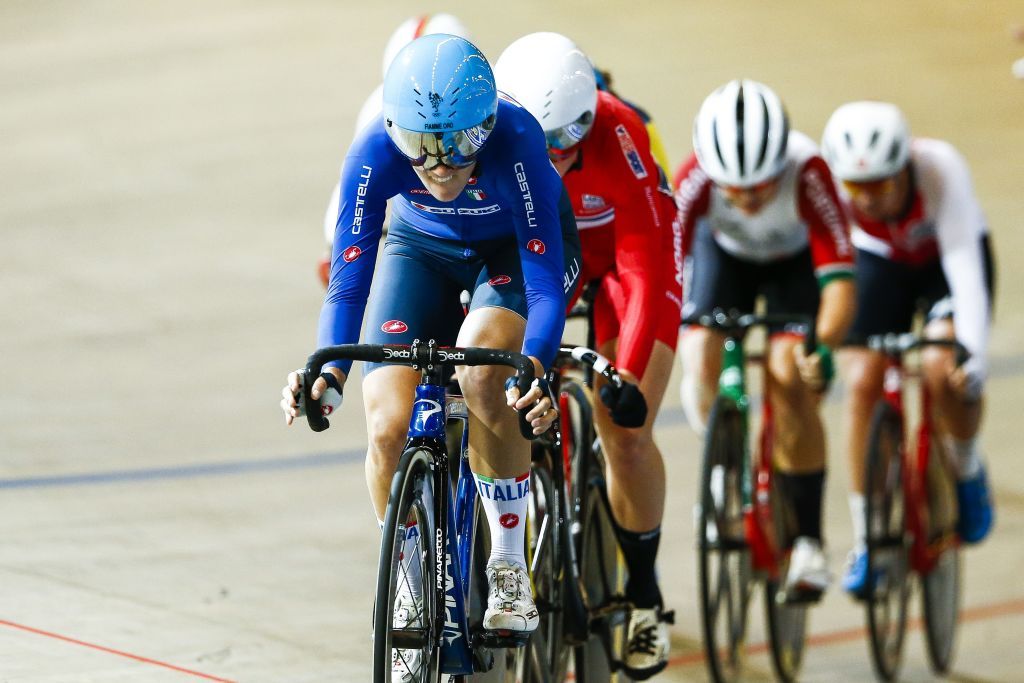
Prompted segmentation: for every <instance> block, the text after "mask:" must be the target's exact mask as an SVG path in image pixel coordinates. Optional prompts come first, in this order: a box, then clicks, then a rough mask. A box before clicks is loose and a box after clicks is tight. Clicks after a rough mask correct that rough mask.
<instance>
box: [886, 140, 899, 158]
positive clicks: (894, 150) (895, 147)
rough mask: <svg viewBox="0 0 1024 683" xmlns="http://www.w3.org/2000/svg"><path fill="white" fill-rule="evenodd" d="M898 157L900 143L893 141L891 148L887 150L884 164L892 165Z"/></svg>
mask: <svg viewBox="0 0 1024 683" xmlns="http://www.w3.org/2000/svg"><path fill="white" fill-rule="evenodd" d="M899 157H900V143H899V140H893V143H892V147H890V148H889V158H888V159H886V162H888V163H890V164H891V163H893V162H895V161H896V160H897V159H899Z"/></svg>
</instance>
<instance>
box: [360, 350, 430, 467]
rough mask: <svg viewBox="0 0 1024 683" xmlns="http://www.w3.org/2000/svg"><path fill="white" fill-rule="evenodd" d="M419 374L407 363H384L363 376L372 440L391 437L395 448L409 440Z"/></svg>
mask: <svg viewBox="0 0 1024 683" xmlns="http://www.w3.org/2000/svg"><path fill="white" fill-rule="evenodd" d="M418 383H419V373H418V372H417V371H415V370H413V369H412V368H409V367H406V366H404V365H386V364H381V365H379V366H378V367H377V371H376V372H367V373H366V374H365V375H364V376H363V410H364V411H365V413H366V430H367V432H368V433H369V434H370V437H371V439H373V440H374V441H379V440H380V439H385V440H390V441H391V442H392V444H391V446H392V447H393V448H401V446H402V444H403V443H404V442H405V436H406V431H407V429H408V426H409V416H410V414H411V413H412V404H413V399H414V398H415V389H416V385H417V384H418Z"/></svg>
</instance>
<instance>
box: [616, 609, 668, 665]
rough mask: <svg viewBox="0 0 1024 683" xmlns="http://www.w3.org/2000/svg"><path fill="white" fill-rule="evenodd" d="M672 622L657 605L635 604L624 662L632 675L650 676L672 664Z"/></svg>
mask: <svg viewBox="0 0 1024 683" xmlns="http://www.w3.org/2000/svg"><path fill="white" fill-rule="evenodd" d="M668 649H669V640H668V626H667V625H666V624H665V620H664V619H663V618H662V616H661V610H659V609H658V608H657V607H653V608H650V609H643V608H635V609H633V610H632V611H630V613H629V625H628V626H627V628H626V652H625V656H624V657H623V660H622V664H623V668H624V669H625V670H626V673H628V674H629V676H630V678H632V679H633V680H637V681H642V680H644V679H647V678H650V677H651V676H653V675H654V674H656V673H658V672H659V671H661V670H662V669H664V668H665V666H666V665H667V664H668Z"/></svg>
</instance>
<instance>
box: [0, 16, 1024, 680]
mask: <svg viewBox="0 0 1024 683" xmlns="http://www.w3.org/2000/svg"><path fill="white" fill-rule="evenodd" d="M442 9H443V10H447V11H453V12H455V13H457V14H459V15H460V16H461V17H462V19H463V20H464V21H465V22H466V24H467V25H468V26H469V27H470V28H471V30H472V31H473V33H474V35H475V37H476V38H477V42H478V43H479V44H480V46H481V47H482V48H483V49H484V50H485V52H487V54H488V55H490V56H491V57H492V58H493V57H495V56H496V55H497V54H498V53H499V52H500V51H501V49H502V48H503V47H504V46H505V45H506V44H507V43H509V42H510V41H511V40H513V39H515V38H516V37H518V36H520V35H522V34H524V33H527V32H530V31H535V30H542V29H551V30H558V31H561V32H564V33H567V34H569V35H570V36H572V37H574V38H575V39H576V40H577V41H578V42H579V43H580V45H581V46H583V47H584V49H585V50H587V51H588V52H589V53H590V54H591V56H592V57H593V58H594V59H595V60H596V61H597V62H598V63H599V64H601V65H602V66H604V67H606V68H610V69H611V70H612V71H613V72H614V74H615V79H616V85H617V86H618V87H619V88H620V89H621V91H622V92H623V93H624V94H626V95H627V96H628V97H630V98H633V99H635V100H636V101H638V102H640V103H642V104H643V105H644V106H646V107H647V108H649V109H650V111H651V112H652V113H653V114H654V116H655V118H656V119H657V120H658V122H659V123H660V127H661V131H662V134H663V136H664V138H665V142H666V144H667V146H668V150H669V153H670V155H671V158H672V160H673V163H678V162H679V161H680V160H681V159H682V158H683V156H684V155H685V154H686V153H688V151H689V131H690V122H691V121H692V117H693V115H694V113H695V111H696V108H697V106H698V105H699V103H700V101H701V99H702V98H703V97H704V95H705V94H707V93H708V92H709V91H710V90H711V89H712V88H714V87H715V86H717V85H719V84H720V83H722V82H724V81H726V80H728V79H730V78H733V77H739V76H747V77H753V78H757V79H759V80H763V81H765V82H767V83H769V84H771V85H772V86H773V87H775V89H776V90H777V91H778V92H779V93H780V94H781V95H782V97H783V98H784V100H785V101H786V103H787V105H788V107H789V110H790V113H791V117H792V120H793V122H794V126H795V127H797V128H799V129H801V130H803V131H805V132H807V133H808V134H810V135H811V136H812V137H818V136H819V135H820V133H821V129H822V127H823V125H824V123H825V120H826V118H827V116H828V115H829V113H830V112H831V111H832V109H833V108H834V107H835V106H837V105H838V104H840V103H841V102H843V101H846V100H849V99H860V98H878V99H889V100H893V101H896V102H898V103H899V104H900V105H902V106H903V108H904V109H905V110H906V112H907V114H908V116H909V118H910V121H911V124H912V127H913V129H914V130H915V131H916V132H917V133H919V134H922V135H931V136H936V137H941V138H945V139H948V140H950V141H952V142H953V143H954V144H955V145H956V146H957V147H958V148H959V149H960V150H961V151H962V152H963V153H964V154H965V155H966V157H967V158H968V160H969V161H970V163H971V165H972V169H973V172H974V180H975V182H976V185H977V189H978V194H979V195H980V197H981V200H982V203H983V205H984V207H985V209H986V211H987V213H988V216H989V219H990V223H991V226H992V231H993V234H994V238H995V244H996V248H997V251H998V254H997V255H998V259H999V271H1000V288H999V297H998V306H997V308H998V319H997V326H996V328H995V334H994V337H993V342H992V353H993V359H992V368H993V378H992V381H991V383H990V391H989V412H988V421H987V426H986V429H985V438H984V442H985V449H986V452H987V454H988V458H989V460H990V462H991V468H992V473H993V477H994V483H995V491H996V498H997V501H998V523H997V529H996V532H995V534H994V536H993V537H992V539H991V541H990V542H988V543H987V544H985V545H984V546H983V547H981V548H978V549H976V550H972V551H970V552H969V553H968V554H967V556H966V557H967V560H966V576H967V583H966V591H965V596H964V604H965V611H964V616H965V623H964V625H963V628H962V630H961V638H960V643H959V653H958V658H957V663H956V675H955V676H954V677H953V679H954V680H960V681H1008V682H1009V681H1020V680H1024V650H1022V648H1021V643H1022V642H1024V639H1022V637H1021V631H1020V630H1018V629H1024V580H1022V579H1021V570H1022V569H1024V561H1022V560H1024V547H1022V545H1021V543H1020V542H1019V538H1020V535H1021V533H1022V532H1024V471H1022V470H1021V469H1020V468H1019V466H1018V459H1019V453H1018V452H1017V451H1018V448H1019V447H1020V446H1019V444H1020V431H1019V429H1018V428H1019V427H1020V423H1019V422H1017V420H1018V419H1020V410H1021V408H1020V404H1019V401H1020V400H1021V397H1022V387H1024V353H1022V351H1021V349H1020V346H1019V342H1018V340H1019V339H1020V338H1021V336H1022V333H1024V305H1022V303H1021V300H1020V299H1019V298H1018V297H1019V296H1020V294H1021V292H1022V289H1021V286H1020V283H1019V279H1018V275H1017V274H1018V273H1019V272H1020V271H1021V270H1022V268H1024V236H1022V233H1021V232H1020V230H1019V227H1020V217H1021V215H1022V214H1024V211H1022V209H1024V203H1022V200H1021V191H1020V187H1021V180H1022V177H1024V176H1022V174H1021V165H1020V159H1021V156H1022V151H1024V144H1022V143H1024V126H1022V124H1021V120H1022V119H1021V111H1022V108H1024V83H1020V82H1017V81H1014V80H1013V79H1012V77H1011V76H1010V64H1011V62H1012V61H1013V60H1014V59H1016V58H1017V57H1019V56H1021V54H1022V53H1024V45H1021V44H1015V43H1013V42H1012V40H1011V38H1010V36H1009V33H1008V26H1009V25H1011V24H1012V23H1014V22H1016V21H1024V5H1022V4H1021V3H1019V2H1009V1H1006V0H990V1H989V2H985V3H963V2H958V1H956V0H929V1H926V0H904V1H902V2H876V1H875V0H871V1H869V2H854V1H850V0H841V1H834V2H829V3H816V4H812V3H796V2H784V3H753V2H739V1H737V0H729V1H727V2H714V3H712V2H672V1H670V0H660V1H658V2H637V3H628V4H627V3H613V2H584V1H582V0H574V1H572V2H560V3H553V2H540V1H538V0H528V1H524V2H515V3H511V2H510V3H473V4H468V3H466V4H460V3H457V4H454V5H445V6H443V7H442V6H436V5H431V4H420V3H413V2H405V1H398V2H395V1H393V2H388V3H358V4H357V3H355V2H350V1H349V0H334V1H331V2H328V1H327V0H319V1H314V0H309V1H308V2H303V3H288V4H286V3H277V2H269V1H267V0H246V1H245V2H243V1H242V0H221V1H219V2H212V3H211V2H198V1H197V0H185V1H181V0H178V1H176V2H170V1H168V0H153V1H152V2H148V3H132V2H126V1H124V0H121V1H115V0H109V1H102V2H101V1H83V2H67V1H63V2H60V1H56V0H33V1H32V2H28V1H25V0H9V1H8V2H5V3H2V4H0V93H2V95H0V98H2V99H0V149H2V150H3V151H2V154H0V186H2V188H3V189H2V193H3V201H2V202H0V227H2V235H3V248H2V249H0V312H2V320H3V328H2V329H3V332H2V335H0V377H2V378H3V391H2V393H0V454H2V458H0V681H5V682H11V683H13V682H15V681H17V682H19V683H20V682H23V681H26V682H27V681H32V682H35V681H45V682H58V681H60V682H74V683H78V682H83V681H96V682H103V683H106V682H110V681H186V680H190V679H196V680H230V681H274V682H276V681H287V682H292V681H309V682H312V681H365V680H368V673H367V672H368V666H369V656H368V647H369V642H370V641H369V614H370V606H371V592H372V586H373V581H374V576H375V562H376V552H377V530H376V526H375V524H374V520H373V517H372V515H371V513H370V510H369V505H368V503H367V498H366V494H365V489H364V484H363V477H362V466H361V462H362V456H361V453H362V449H363V448H364V446H365V443H366V435H365V429H364V426H363V418H362V411H361V409H360V407H359V395H358V390H357V388H356V386H357V385H358V383H353V385H352V386H353V390H351V391H350V395H349V398H348V402H347V404H346V405H345V406H344V408H343V410H342V412H341V413H340V415H339V416H337V417H336V418H335V425H334V428H333V429H332V430H331V431H329V432H328V433H326V434H324V435H313V434H312V433H311V432H309V430H307V429H305V428H304V427H300V428H293V429H291V430H286V429H285V428H284V426H283V423H282V420H281V416H280V413H279V411H278V408H277V401H278V398H279V395H278V392H279V390H280V386H281V383H282V380H283V378H284V375H285V373H286V372H287V371H288V370H289V369H292V368H294V367H296V366H297V365H299V364H300V363H301V362H303V360H304V358H305V356H306V354H307V353H308V352H309V351H310V350H311V349H312V345H313V343H314V339H315V325H316V318H317V314H318V310H319V301H320V297H321V291H320V286H319V284H318V282H317V281H316V278H315V275H314V263H315V261H316V259H317V257H318V256H319V255H320V251H321V249H322V237H321V229H320V221H321V215H322V212H323V208H324V204H325V201H326V199H327V195H328V193H329V191H330V188H331V186H332V184H333V182H334V180H335V177H336V173H337V168H338V164H339V161H340V159H341V157H342V155H343V153H344V149H345V147H346V145H347V143H348V141H349V138H350V135H351V129H352V125H353V122H354V117H355V113H356V111H357V109H358V107H359V105H360V104H361V103H362V101H363V99H364V97H365V96H366V95H367V94H368V93H369V92H370V91H371V90H372V89H373V88H374V87H375V86H376V84H377V83H378V82H379V79H380V59H381V53H382V50H383V46H384V43H385V41H386V40H387V38H388V36H389V35H390V33H391V31H392V30H393V28H394V27H395V26H396V25H397V24H398V23H399V22H400V21H401V20H403V19H404V18H405V17H407V16H410V15H412V14H416V13H420V12H423V11H429V10H435V11H438V10H442ZM671 386H672V388H671V389H670V391H669V396H668V399H667V401H666V403H667V405H666V407H665V409H664V413H663V416H662V418H661V423H660V424H661V427H660V429H659V439H660V441H661V443H662V444H663V445H664V447H665V452H666V456H667V459H668V468H669V486H670V490H671V494H670V499H669V505H668V518H667V520H666V523H665V539H666V540H665V542H664V548H665V550H664V552H663V554H662V558H661V564H660V567H661V574H662V577H663V582H664V586H665V591H666V595H667V597H668V600H669V602H670V603H671V606H673V607H675V608H676V610H677V613H678V615H679V619H678V623H677V624H676V626H675V627H674V629H673V637H674V649H673V657H674V658H673V660H672V666H671V667H670V668H669V669H668V670H667V671H666V672H665V674H664V675H663V676H662V677H660V678H659V679H657V680H665V681H690V680H704V670H703V668H702V663H701V659H700V651H699V640H698V634H699V623H698V617H697V614H696V612H695V603H696V598H695V596H696V589H695V565H694V560H693V550H692V548H693V538H692V528H691V527H692V524H691V512H690V510H691V507H692V503H693V495H694V490H695V472H696V467H697V453H698V443H697V441H696V439H695V438H694V437H693V436H692V434H691V433H690V432H689V430H688V429H687V428H686V426H685V424H683V421H682V419H681V412H680V410H679V404H678V398H677V392H676V387H677V386H678V383H677V382H676V381H675V380H674V381H673V383H672V385H671ZM841 395H842V387H841V386H839V387H837V389H836V390H835V391H834V392H833V397H832V399H831V401H830V403H829V405H828V406H827V408H826V415H827V418H828V426H829V427H830V429H831V433H830V438H831V440H832V442H833V444H838V441H839V435H840V432H839V420H838V417H837V402H838V400H840V399H841ZM834 450H835V452H834V453H833V455H832V461H833V462H834V463H835V466H834V467H833V469H832V473H833V476H832V478H831V479H830V485H829V501H828V511H829V520H828V535H829V539H830V541H831V547H832V566H833V569H834V570H835V571H836V572H837V573H838V572H839V571H840V570H841V567H842V557H843V555H844V554H845V551H846V549H847V547H848V543H849V537H850V531H849V525H848V520H847V514H846V504H845V481H846V474H845V470H844V468H843V467H842V464H841V463H842V461H841V457H840V456H841V453H839V452H838V450H837V449H834ZM755 610H756V611H755V612H754V618H753V623H754V626H753V632H752V634H751V656H750V666H751V680H767V676H768V673H767V672H768V660H767V658H766V656H765V654H764V648H763V647H762V646H760V645H759V644H760V643H763V627H762V618H761V613H760V607H759V606H757V605H755ZM861 627H862V613H861V611H860V610H859V609H858V608H856V607H855V606H854V605H853V604H852V603H851V602H850V601H849V600H848V599H847V598H846V597H845V596H843V595H841V594H840V592H839V591H833V592H832V593H831V594H830V595H829V596H828V598H827V599H826V601H825V602H824V604H823V605H822V606H821V608H820V609H817V610H816V611H815V613H814V614H813V617H812V631H813V636H812V639H811V643H812V647H811V648H810V650H809V651H808V654H807V657H806V666H805V674H806V675H805V677H804V680H808V681H865V680H870V678H871V671H870V665H869V662H868V655H867V649H866V644H865V642H864V641H863V638H862V634H861ZM929 679H930V675H929V673H928V670H927V667H926V664H925V656H924V652H923V647H922V645H921V638H920V634H919V633H914V634H913V635H912V637H911V641H910V646H909V648H908V652H907V656H906V665H905V669H904V680H907V681H925V680H929Z"/></svg>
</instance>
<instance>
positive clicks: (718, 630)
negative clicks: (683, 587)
mask: <svg viewBox="0 0 1024 683" xmlns="http://www.w3.org/2000/svg"><path fill="white" fill-rule="evenodd" d="M744 444H745V435H744V424H743V416H742V414H741V413H740V412H739V410H738V409H737V408H736V407H735V405H734V404H732V403H731V402H730V401H728V400H727V399H724V398H721V397H719V398H718V399H717V400H716V401H715V404H714V406H713V407H712V409H711V414H710V417H709V419H708V428H707V436H706V437H705V442H704V462H703V466H702V471H701V487H700V491H699V492H698V496H699V500H700V506H699V513H698V515H697V550H698V553H699V556H700V562H699V566H700V568H699V572H700V606H701V616H702V620H703V626H704V650H705V653H706V655H707V665H708V671H709V673H710V675H711V678H712V679H713V680H714V681H717V682H723V681H735V680H738V679H739V676H740V673H741V669H742V664H743V645H744V641H745V639H746V632H747V606H748V603H749V602H750V592H751V564H750V549H749V547H748V546H747V542H746V535H745V532H744V520H743V467H744V462H743V459H744V457H745V453H746V449H745V447H744Z"/></svg>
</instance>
